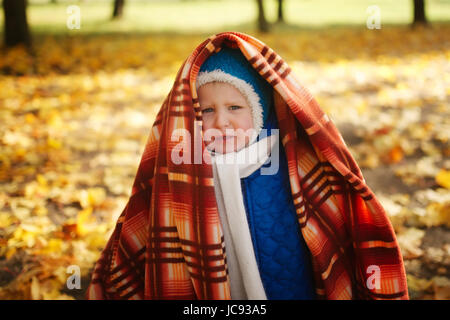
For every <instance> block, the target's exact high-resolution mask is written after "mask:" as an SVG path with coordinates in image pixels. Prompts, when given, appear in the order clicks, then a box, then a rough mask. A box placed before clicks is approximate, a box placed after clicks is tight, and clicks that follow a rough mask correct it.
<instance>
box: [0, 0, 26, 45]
mask: <svg viewBox="0 0 450 320" xmlns="http://www.w3.org/2000/svg"><path fill="white" fill-rule="evenodd" d="M3 12H4V16H5V22H4V23H5V26H4V28H5V29H4V35H5V46H6V47H13V46H16V45H19V44H24V45H25V46H27V47H30V46H31V36H30V30H29V29H28V22H27V0H3Z"/></svg>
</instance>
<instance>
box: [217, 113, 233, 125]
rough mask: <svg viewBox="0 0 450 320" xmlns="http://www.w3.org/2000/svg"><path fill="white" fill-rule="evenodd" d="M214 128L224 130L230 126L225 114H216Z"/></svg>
mask: <svg viewBox="0 0 450 320" xmlns="http://www.w3.org/2000/svg"><path fill="white" fill-rule="evenodd" d="M215 126H216V128H226V127H229V126H230V119H229V117H228V114H227V113H226V112H223V111H220V112H217V114H216V119H215Z"/></svg>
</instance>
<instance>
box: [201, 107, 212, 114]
mask: <svg viewBox="0 0 450 320" xmlns="http://www.w3.org/2000/svg"><path fill="white" fill-rule="evenodd" d="M213 111H214V109H213V108H205V109H203V110H202V113H208V112H213Z"/></svg>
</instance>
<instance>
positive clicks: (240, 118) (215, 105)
mask: <svg viewBox="0 0 450 320" xmlns="http://www.w3.org/2000/svg"><path fill="white" fill-rule="evenodd" d="M198 98H199V103H200V108H201V110H202V119H203V132H205V131H206V130H208V129H217V130H219V132H220V136H219V137H218V136H217V135H214V138H211V139H209V140H212V142H209V141H205V142H206V144H207V148H208V149H210V150H214V151H215V152H218V153H228V152H233V151H238V150H240V149H242V148H243V147H244V146H246V145H248V143H249V140H250V136H251V135H250V134H249V133H250V132H251V131H248V132H247V130H249V129H253V117H252V111H251V108H250V106H249V105H248V102H247V99H246V98H245V97H244V96H243V95H242V94H241V92H240V91H239V90H238V89H236V88H235V87H234V86H232V85H230V84H228V83H222V82H210V83H207V84H205V85H203V86H201V87H200V88H199V90H198ZM227 129H233V130H231V131H230V130H227ZM238 129H242V130H238ZM227 131H228V132H227ZM205 137H206V136H205ZM230 139H233V140H234V141H230ZM205 140H208V139H205ZM227 141H228V142H227Z"/></svg>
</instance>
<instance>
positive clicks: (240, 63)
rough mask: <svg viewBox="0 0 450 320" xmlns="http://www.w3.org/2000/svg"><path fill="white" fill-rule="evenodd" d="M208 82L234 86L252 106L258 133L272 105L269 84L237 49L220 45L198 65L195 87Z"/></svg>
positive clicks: (271, 93)
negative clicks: (218, 49) (218, 48)
mask: <svg viewBox="0 0 450 320" xmlns="http://www.w3.org/2000/svg"><path fill="white" fill-rule="evenodd" d="M209 82H225V83H229V84H231V85H233V86H234V87H235V88H237V89H238V90H239V91H240V92H241V93H242V95H243V96H244V97H245V98H246V99H247V102H248V103H249V105H250V107H251V108H252V115H253V126H254V129H255V130H257V132H259V131H260V129H261V128H263V126H264V125H265V124H266V121H267V119H268V115H269V110H270V109H271V107H272V100H273V98H272V95H273V88H272V86H271V85H270V84H269V83H268V82H267V81H266V80H265V79H263V78H262V77H261V75H260V74H259V73H258V72H257V71H256V70H255V69H254V68H253V67H252V65H251V64H250V62H248V60H247V59H246V58H245V57H244V55H243V54H242V53H241V51H240V50H239V49H233V48H230V47H226V46H224V47H222V48H221V50H220V51H219V52H216V53H213V54H212V55H211V56H209V57H208V59H206V61H205V62H204V63H203V64H202V65H201V67H200V71H199V73H198V76H197V83H196V86H197V90H198V89H199V88H200V87H201V86H203V85H205V84H207V83H209Z"/></svg>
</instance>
